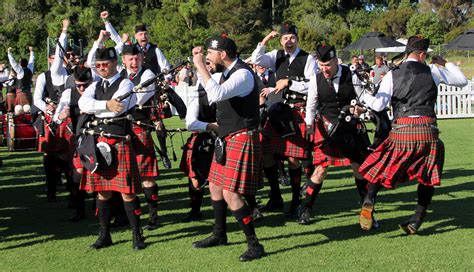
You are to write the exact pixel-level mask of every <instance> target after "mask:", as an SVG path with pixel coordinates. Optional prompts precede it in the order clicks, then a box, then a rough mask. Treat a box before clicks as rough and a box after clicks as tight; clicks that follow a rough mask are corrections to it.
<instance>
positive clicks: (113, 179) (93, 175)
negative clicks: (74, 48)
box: [78, 44, 146, 250]
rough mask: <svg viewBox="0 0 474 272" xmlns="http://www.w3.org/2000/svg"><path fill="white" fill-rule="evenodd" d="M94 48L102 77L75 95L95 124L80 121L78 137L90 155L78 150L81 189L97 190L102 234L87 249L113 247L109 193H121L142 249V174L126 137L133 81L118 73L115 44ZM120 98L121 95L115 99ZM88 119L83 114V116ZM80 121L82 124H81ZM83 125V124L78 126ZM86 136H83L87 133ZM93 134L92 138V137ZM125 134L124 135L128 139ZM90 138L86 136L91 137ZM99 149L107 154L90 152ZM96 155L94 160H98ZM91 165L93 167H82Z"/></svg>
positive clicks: (129, 129) (129, 127)
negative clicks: (78, 94) (81, 170)
mask: <svg viewBox="0 0 474 272" xmlns="http://www.w3.org/2000/svg"><path fill="white" fill-rule="evenodd" d="M102 46H103V45H102V44H100V45H99V49H98V50H97V52H96V58H95V63H94V64H91V66H92V67H93V69H95V70H96V71H97V74H98V75H99V76H100V77H101V79H100V80H99V81H96V82H93V83H92V84H91V85H90V86H89V87H88V88H87V89H86V90H85V91H84V93H83V95H82V96H81V98H80V99H79V109H80V110H81V111H82V112H84V113H87V114H89V115H90V116H89V117H91V118H92V119H93V121H97V122H96V123H97V124H96V125H94V124H93V123H94V122H92V123H89V124H91V125H89V127H90V128H87V129H86V128H85V127H87V124H88V123H87V122H85V121H84V122H82V121H81V122H80V123H79V124H78V128H79V127H81V131H80V132H81V134H82V135H81V136H80V139H79V141H80V143H79V146H78V150H81V147H82V148H84V149H85V148H86V147H89V146H87V143H89V145H91V146H90V147H89V149H92V151H91V150H89V152H88V154H81V160H82V162H83V164H84V167H85V168H84V173H83V175H84V176H85V179H83V180H82V182H81V185H80V189H82V190H86V191H91V192H97V193H98V194H97V200H96V207H97V215H98V217H99V221H100V234H99V238H98V239H97V241H96V242H95V243H94V244H92V245H91V248H94V249H100V248H104V247H108V246H111V245H112V239H111V236H110V217H111V213H110V212H111V210H110V203H109V199H110V198H111V197H112V192H113V191H115V192H119V193H121V195H122V199H123V201H124V205H125V211H126V214H127V217H128V219H129V221H130V225H131V227H132V237H133V243H132V246H133V249H135V250H140V249H143V248H145V247H146V245H145V243H144V238H143V236H142V234H141V228H140V214H141V209H140V200H139V198H138V197H137V195H136V194H137V193H138V192H139V191H140V190H141V186H140V185H141V178H140V174H139V171H138V166H137V161H136V156H135V152H134V151H133V149H132V146H131V142H130V141H129V137H130V135H131V134H132V122H131V120H129V119H127V114H128V113H129V112H130V110H131V109H132V108H133V107H134V106H135V105H136V97H135V95H133V94H132V95H130V94H131V92H132V90H133V87H134V85H133V82H132V81H130V80H129V79H128V78H122V77H121V76H120V73H119V72H118V71H117V53H116V51H115V49H114V48H113V47H109V48H100V47H102ZM119 97H120V99H119ZM85 120H87V118H85ZM81 123H84V125H85V126H84V125H82V124H81ZM81 125H82V126H81ZM84 133H85V134H84ZM86 134H87V135H86ZM91 135H93V136H91ZM127 135H128V137H127ZM88 136H90V137H92V139H90V137H88ZM96 143H97V148H99V145H100V147H101V148H102V149H101V154H102V150H105V152H104V153H105V154H102V156H98V155H101V154H97V156H93V155H92V156H90V155H91V153H92V154H94V153H95V152H94V151H95V150H96ZM95 158H98V159H97V160H96V159H95ZM86 165H93V167H86Z"/></svg>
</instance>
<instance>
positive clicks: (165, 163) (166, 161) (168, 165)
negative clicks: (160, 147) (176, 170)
mask: <svg viewBox="0 0 474 272" xmlns="http://www.w3.org/2000/svg"><path fill="white" fill-rule="evenodd" d="M161 159H162V160H163V167H164V168H166V169H171V161H170V159H169V158H168V156H163V157H162V158H161Z"/></svg>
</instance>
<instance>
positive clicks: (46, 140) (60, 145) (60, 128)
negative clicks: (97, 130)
mask: <svg viewBox="0 0 474 272" xmlns="http://www.w3.org/2000/svg"><path fill="white" fill-rule="evenodd" d="M38 118H40V117H38ZM45 118H46V119H45V120H44V122H43V123H44V135H38V151H39V152H45V153H54V152H66V151H68V150H69V147H70V141H71V138H72V136H73V133H72V132H71V131H70V130H69V128H68V125H69V124H70V123H71V119H70V118H67V119H65V120H64V121H63V122H62V123H61V124H60V125H58V124H55V125H54V127H55V130H54V135H53V134H52V133H51V131H50V130H49V128H48V126H47V125H46V123H49V124H54V122H53V117H51V116H50V115H48V114H47V115H45Z"/></svg>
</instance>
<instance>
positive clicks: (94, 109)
mask: <svg viewBox="0 0 474 272" xmlns="http://www.w3.org/2000/svg"><path fill="white" fill-rule="evenodd" d="M119 78H120V73H117V74H115V75H114V76H112V77H111V78H109V79H103V80H107V81H108V82H109V86H111V85H112V84H113V83H114V82H115V81H116V80H117V79H119ZM98 82H99V81H96V82H93V83H92V84H91V85H89V87H87V89H86V90H85V91H84V93H83V94H82V96H81V98H80V99H79V109H80V110H81V111H82V112H85V113H89V114H94V115H95V116H96V117H99V118H107V117H115V116H119V115H121V114H123V113H124V112H126V111H128V110H129V109H131V108H133V107H134V106H135V104H136V102H137V98H136V96H135V95H134V94H132V95H130V96H129V97H127V98H125V99H124V100H122V101H121V102H122V103H123V105H124V107H123V109H122V111H120V112H119V113H115V112H111V111H109V110H108V109H107V101H106V100H97V99H96V98H95V89H96V85H97V83H98ZM133 87H134V86H133V82H132V81H130V80H129V79H123V80H122V82H120V85H119V88H118V90H117V91H116V92H115V93H114V95H113V96H112V99H114V98H117V97H119V96H121V95H124V94H127V93H129V92H131V91H132V89H133Z"/></svg>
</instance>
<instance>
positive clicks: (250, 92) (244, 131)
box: [193, 37, 265, 261]
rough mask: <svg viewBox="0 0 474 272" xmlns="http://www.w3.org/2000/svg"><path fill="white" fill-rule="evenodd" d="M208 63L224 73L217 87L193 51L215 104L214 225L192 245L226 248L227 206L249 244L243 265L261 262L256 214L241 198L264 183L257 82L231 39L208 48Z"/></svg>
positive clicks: (200, 55) (197, 50) (197, 51)
mask: <svg viewBox="0 0 474 272" xmlns="http://www.w3.org/2000/svg"><path fill="white" fill-rule="evenodd" d="M206 46H207V48H208V50H207V56H206V60H207V61H209V62H210V63H213V64H214V65H215V66H216V68H217V67H218V66H221V67H223V68H224V69H225V70H224V71H223V73H222V75H221V78H220V80H219V82H216V81H215V80H214V79H212V78H211V75H210V74H209V71H208V70H207V69H206V65H205V63H204V60H203V48H202V47H195V48H194V49H193V60H194V64H195V66H196V68H197V71H198V73H199V75H200V77H201V79H202V85H203V86H204V89H205V90H206V93H207V99H208V102H209V104H212V103H216V119H217V125H218V128H217V134H218V138H217V139H216V147H215V154H214V160H213V161H212V165H211V170H210V173H209V182H210V184H209V190H210V192H211V200H212V207H213V210H214V217H215V225H214V230H213V233H212V234H211V236H209V237H208V238H206V239H204V240H201V241H197V242H194V243H193V246H194V247H196V248H205V247H212V246H219V245H226V244H227V231H226V216H227V205H228V206H229V207H230V209H231V211H232V214H233V215H234V216H235V218H236V219H237V221H238V222H239V225H240V227H241V228H242V230H243V231H244V233H245V236H246V238H247V243H248V248H247V250H246V251H245V252H244V253H243V254H242V255H241V256H240V260H241V261H251V260H254V259H257V258H261V257H262V256H263V255H264V254H265V251H264V248H263V246H262V245H261V244H260V243H259V242H258V239H257V236H256V234H255V228H254V224H253V218H252V216H251V214H252V211H251V210H250V209H249V207H248V206H247V205H246V204H245V202H244V200H243V199H242V195H247V194H248V195H255V193H256V191H257V189H258V188H259V186H260V184H261V182H262V177H261V170H262V169H261V157H262V153H261V152H262V150H261V144H260V138H259V132H258V120H259V110H258V102H259V101H258V100H259V99H258V96H259V90H258V86H257V84H256V77H255V74H254V73H253V71H252V70H251V69H250V67H249V66H248V65H247V64H245V63H244V62H243V61H241V60H240V59H239V58H238V57H237V46H236V44H235V42H234V41H233V40H231V39H229V38H227V37H212V38H209V39H208V40H207V42H206Z"/></svg>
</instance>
